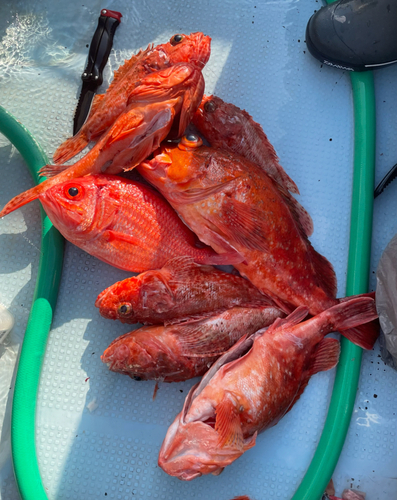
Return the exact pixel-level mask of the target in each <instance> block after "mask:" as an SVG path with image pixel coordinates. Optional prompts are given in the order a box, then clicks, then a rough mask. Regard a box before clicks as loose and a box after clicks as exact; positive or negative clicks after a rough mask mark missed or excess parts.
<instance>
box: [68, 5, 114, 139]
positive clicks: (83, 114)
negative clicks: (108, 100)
mask: <svg viewBox="0 0 397 500" xmlns="http://www.w3.org/2000/svg"><path fill="white" fill-rule="evenodd" d="M121 18H122V14H121V13H120V12H117V11H115V10H108V9H102V10H101V15H100V16H99V19H98V26H97V29H96V31H95V33H94V36H93V37H92V41H91V44H90V48H89V52H88V61H87V65H86V68H85V70H84V72H83V74H82V75H81V79H82V81H83V83H82V87H81V92H80V97H79V101H78V103H77V107H76V111H75V113H74V120H73V135H76V134H77V132H78V131H79V130H80V128H81V127H82V126H83V125H84V123H85V121H86V119H87V117H88V114H89V112H90V109H91V104H92V100H93V98H94V96H95V94H96V91H97V89H98V87H99V86H100V85H101V84H102V82H103V74H102V72H103V69H104V67H105V66H106V63H107V60H108V57H109V54H110V50H111V48H112V45H113V37H114V33H115V31H116V28H117V26H118V25H119V24H120V20H121Z"/></svg>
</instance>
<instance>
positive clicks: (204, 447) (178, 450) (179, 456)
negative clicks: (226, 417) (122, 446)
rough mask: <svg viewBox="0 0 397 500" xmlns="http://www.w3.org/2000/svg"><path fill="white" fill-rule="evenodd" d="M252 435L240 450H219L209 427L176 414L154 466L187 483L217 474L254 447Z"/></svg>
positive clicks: (230, 448)
mask: <svg viewBox="0 0 397 500" xmlns="http://www.w3.org/2000/svg"><path fill="white" fill-rule="evenodd" d="M255 438H256V434H254V436H253V437H252V438H250V439H249V440H247V443H246V444H245V445H244V447H243V449H236V448H233V447H229V446H222V447H220V446H219V444H218V442H219V435H218V433H217V432H216V431H215V429H214V428H213V427H211V426H210V425H208V424H206V423H204V422H201V421H195V422H188V423H186V422H184V421H183V420H182V413H180V414H179V415H178V416H177V417H176V419H175V420H174V422H173V423H172V425H171V426H170V427H169V429H168V431H167V434H166V437H165V439H164V442H163V444H162V446H161V449H160V453H159V458H158V465H159V467H161V468H162V469H163V470H164V472H166V473H167V474H169V475H170V476H174V477H177V478H178V479H181V480H182V481H191V480H192V479H195V478H196V477H200V476H202V475H206V474H214V475H218V474H220V473H221V472H222V470H223V469H224V468H225V467H226V466H227V465H230V464H231V463H232V462H234V460H236V459H237V458H238V457H240V456H241V455H242V454H243V453H244V452H245V451H246V450H247V449H248V448H251V447H252V446H254V444H255Z"/></svg>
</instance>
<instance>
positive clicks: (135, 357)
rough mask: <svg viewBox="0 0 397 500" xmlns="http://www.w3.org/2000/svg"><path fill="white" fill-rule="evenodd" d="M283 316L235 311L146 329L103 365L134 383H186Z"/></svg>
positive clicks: (112, 350) (125, 339) (123, 341)
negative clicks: (235, 345)
mask: <svg viewBox="0 0 397 500" xmlns="http://www.w3.org/2000/svg"><path fill="white" fill-rule="evenodd" d="M283 316H284V313H283V312H282V311H280V309H278V308H277V307H272V306H264V307H258V308H242V307H233V308H232V309H229V310H228V311H224V312H222V313H220V314H217V315H214V316H211V317H208V318H205V319H202V320H196V321H189V322H188V323H179V324H177V325H168V326H163V325H161V326H158V325H156V326H144V327H142V328H139V329H138V330H134V331H132V332H130V333H127V334H125V335H122V336H121V337H119V338H118V339H116V340H114V341H113V342H112V343H111V344H110V346H109V347H108V348H107V349H106V351H105V352H104V354H103V355H102V356H101V359H102V361H103V362H104V363H107V364H108V366H109V369H110V370H112V371H114V372H120V373H124V374H127V375H129V376H130V377H132V378H138V379H142V380H161V381H164V382H182V381H184V380H188V379H190V378H193V377H198V376H200V375H204V373H205V372H206V371H207V370H208V368H209V367H210V366H211V365H212V364H213V363H214V362H215V361H216V359H217V358H219V356H221V355H222V354H223V353H224V352H226V351H227V350H228V349H229V348H230V347H231V346H232V345H233V344H235V343H236V342H237V340H238V339H239V338H240V337H242V336H243V335H245V334H247V335H251V334H253V333H255V332H256V331H258V330H259V329H260V328H263V327H265V326H269V325H271V324H272V323H273V321H274V320H275V319H276V318H280V317H283Z"/></svg>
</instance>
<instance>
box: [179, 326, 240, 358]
mask: <svg viewBox="0 0 397 500" xmlns="http://www.w3.org/2000/svg"><path fill="white" fill-rule="evenodd" d="M211 319H212V318H210V320H211ZM174 332H175V334H176V335H177V336H178V340H179V343H180V345H181V348H182V354H183V355H184V356H189V357H203V356H208V357H211V356H220V355H222V354H223V353H224V352H226V351H227V350H228V349H229V348H230V344H231V343H232V342H231V340H230V337H229V332H228V331H227V330H225V331H221V329H217V330H216V331H214V329H213V328H211V326H210V325H208V317H207V318H204V319H201V320H198V321H192V322H190V323H189V324H180V325H176V327H175V330H174Z"/></svg>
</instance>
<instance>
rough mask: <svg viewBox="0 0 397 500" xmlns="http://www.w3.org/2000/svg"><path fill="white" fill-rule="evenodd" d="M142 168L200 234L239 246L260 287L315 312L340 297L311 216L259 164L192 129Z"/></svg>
mask: <svg viewBox="0 0 397 500" xmlns="http://www.w3.org/2000/svg"><path fill="white" fill-rule="evenodd" d="M138 169H139V172H140V173H141V174H142V176H143V177H145V178H146V179H147V180H148V181H149V182H150V183H151V184H153V185H154V186H155V187H156V188H157V189H158V190H159V191H161V192H162V193H163V195H164V196H165V198H166V199H167V200H168V201H169V202H170V204H171V205H172V206H173V207H174V208H175V210H176V211H177V212H178V213H179V215H180V216H181V217H182V218H183V220H184V221H185V222H186V224H187V225H188V226H189V227H190V228H191V229H192V230H193V231H194V232H195V233H196V234H197V236H198V237H199V238H200V240H201V241H203V242H205V243H206V244H207V245H210V246H212V247H213V248H214V249H216V250H217V251H218V252H219V251H225V250H226V249H227V250H228V251H230V250H231V248H233V249H235V250H237V251H238V252H240V253H242V254H243V255H244V257H245V260H246V263H242V264H239V265H237V266H236V267H237V269H238V270H239V272H240V274H242V275H243V276H245V277H247V278H248V279H249V280H250V281H251V282H252V283H253V284H254V285H255V286H256V287H258V288H259V289H260V290H261V291H262V292H263V293H265V294H267V295H270V296H271V297H272V298H273V299H274V300H275V301H277V300H279V302H280V300H281V302H282V304H285V303H287V304H289V305H290V311H292V310H293V309H294V307H297V306H299V305H307V306H308V307H309V309H310V312H311V314H317V313H318V312H321V311H323V310H324V309H327V308H328V307H330V306H332V305H334V304H335V303H336V299H335V293H336V277H335V274H334V271H333V268H332V266H331V264H330V263H329V262H328V261H327V260H326V259H325V258H324V257H323V256H321V255H320V254H318V253H317V252H316V251H315V250H314V249H313V247H312V245H311V244H310V242H309V240H308V237H307V227H306V226H305V222H306V218H305V217H302V218H301V217H300V214H299V212H298V211H297V210H296V206H295V205H294V204H293V203H291V201H290V196H289V195H288V194H287V192H286V190H285V189H283V188H282V187H281V185H280V184H278V183H277V182H275V181H274V180H273V179H272V178H271V177H269V176H268V175H266V174H265V173H264V172H263V170H262V169H261V168H260V167H258V166H256V165H255V164H253V163H251V162H249V161H248V160H246V159H245V158H243V157H241V156H239V155H236V154H234V153H233V154H232V153H228V152H225V151H221V150H219V149H214V148H210V147H206V146H203V145H202V142H201V140H200V139H198V138H197V137H195V136H190V137H183V138H182V141H181V142H180V143H179V144H170V143H166V144H164V145H163V146H162V147H161V148H160V150H158V151H157V152H155V154H154V157H153V159H151V160H150V161H145V162H143V163H142V164H141V165H139V167H138ZM282 304H280V306H282Z"/></svg>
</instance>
